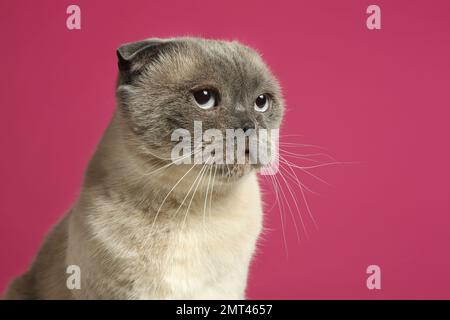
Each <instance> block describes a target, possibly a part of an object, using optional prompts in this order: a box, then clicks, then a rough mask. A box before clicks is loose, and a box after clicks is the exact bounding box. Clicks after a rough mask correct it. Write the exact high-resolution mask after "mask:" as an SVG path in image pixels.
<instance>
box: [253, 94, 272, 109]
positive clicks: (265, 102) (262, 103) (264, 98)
mask: <svg viewBox="0 0 450 320" xmlns="http://www.w3.org/2000/svg"><path fill="white" fill-rule="evenodd" d="M269 106H270V97H269V96H268V95H267V94H261V95H259V96H258V97H257V98H256V100H255V105H254V107H255V110H256V111H258V112H264V111H267V109H269Z"/></svg>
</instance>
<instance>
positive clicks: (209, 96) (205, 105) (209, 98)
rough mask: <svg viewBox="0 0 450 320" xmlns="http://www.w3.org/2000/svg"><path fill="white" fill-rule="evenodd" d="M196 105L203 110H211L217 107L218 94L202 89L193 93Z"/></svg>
mask: <svg viewBox="0 0 450 320" xmlns="http://www.w3.org/2000/svg"><path fill="white" fill-rule="evenodd" d="M192 94H193V96H194V99H195V103H196V104H197V105H198V106H199V107H200V108H202V109H211V108H212V107H214V106H216V105H217V93H216V92H215V91H214V90H211V89H201V90H197V91H194V92H193V93H192Z"/></svg>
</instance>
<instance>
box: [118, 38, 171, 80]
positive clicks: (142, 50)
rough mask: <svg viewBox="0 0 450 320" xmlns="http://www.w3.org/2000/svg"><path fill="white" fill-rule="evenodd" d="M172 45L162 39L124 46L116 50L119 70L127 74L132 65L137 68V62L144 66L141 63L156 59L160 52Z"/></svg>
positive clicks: (169, 41)
mask: <svg viewBox="0 0 450 320" xmlns="http://www.w3.org/2000/svg"><path fill="white" fill-rule="evenodd" d="M172 44H173V41H171V40H162V39H147V40H142V41H138V42H131V43H127V44H124V45H122V46H121V47H119V48H118V49H117V58H118V63H119V70H120V71H121V72H123V73H127V72H128V71H130V70H131V68H132V66H133V65H136V66H139V62H141V65H144V63H143V61H147V62H148V61H150V60H151V59H152V58H156V56H157V55H158V54H159V53H160V52H162V51H163V50H165V49H166V48H168V47H169V46H171V45H172Z"/></svg>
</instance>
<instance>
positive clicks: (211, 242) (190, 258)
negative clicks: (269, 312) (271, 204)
mask: <svg viewBox="0 0 450 320" xmlns="http://www.w3.org/2000/svg"><path fill="white" fill-rule="evenodd" d="M247 210H250V208H247ZM251 210H252V211H245V212H237V211H235V212H232V213H229V214H228V215H216V216H207V215H205V216H204V215H196V216H195V217H191V218H190V219H188V220H187V221H186V222H185V223H184V224H183V225H182V226H178V227H177V228H178V229H177V230H176V232H173V233H171V235H170V236H169V237H168V242H167V247H166V250H165V253H164V254H163V255H162V257H161V260H160V262H161V264H160V266H161V269H160V270H161V273H160V275H159V280H158V281H159V282H160V283H159V289H160V290H159V291H157V292H144V298H146V297H145V295H154V294H155V293H156V294H157V295H160V297H159V298H165V297H167V298H169V297H170V298H178V299H213V298H214V299H217V298H223V299H241V298H243V295H244V290H245V286H246V280H247V273H248V267H249V263H250V260H251V257H252V255H253V252H254V248H255V243H256V241H257V238H258V235H259V233H260V231H261V225H262V212H261V210H260V209H259V207H257V206H255V207H254V208H252V209H251Z"/></svg>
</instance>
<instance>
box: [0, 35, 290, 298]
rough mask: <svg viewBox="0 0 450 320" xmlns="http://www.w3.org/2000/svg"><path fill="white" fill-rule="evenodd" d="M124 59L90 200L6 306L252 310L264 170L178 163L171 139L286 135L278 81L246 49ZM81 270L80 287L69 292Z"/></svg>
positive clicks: (149, 46)
mask: <svg viewBox="0 0 450 320" xmlns="http://www.w3.org/2000/svg"><path fill="white" fill-rule="evenodd" d="M117 56H118V67H119V75H118V80H117V88H116V96H117V108H116V111H115V112H114V115H113V117H112V120H111V123H110V125H109V126H108V128H107V129H106V131H105V133H104V135H103V137H102V139H101V142H100V143H99V145H98V147H97V150H96V152H95V154H94V156H93V158H92V159H91V161H90V163H89V166H88V168H87V170H86V173H85V178H84V182H83V186H82V189H81V192H80V195H79V198H78V200H77V202H76V203H75V204H74V206H73V207H72V209H71V210H70V211H69V212H68V213H67V214H66V215H65V216H64V217H63V218H62V220H61V221H60V222H59V223H57V224H56V226H55V227H54V228H53V230H52V231H51V232H50V233H49V235H48V236H47V238H46V240H45V242H44V244H43V245H42V247H41V249H40V251H39V253H38V255H37V257H36V258H35V260H34V262H33V263H32V265H31V267H30V269H29V270H28V271H27V272H26V273H25V274H23V275H22V276H20V277H18V278H17V279H15V280H14V281H13V282H12V283H11V285H10V286H9V288H8V290H7V293H6V298H7V299H245V291H246V285H247V276H248V270H249V264H250V262H251V259H252V256H253V254H254V251H255V247H256V243H257V240H258V237H259V235H260V233H261V231H262V228H263V210H262V201H261V200H262V199H261V192H260V187H259V184H258V179H257V175H256V173H257V171H258V170H259V169H260V166H258V165H257V164H256V165H255V164H249V163H244V164H237V163H236V164H231V165H228V164H209V165H200V164H194V165H187V164H174V163H173V161H172V162H171V161H170V159H171V150H172V149H173V147H174V145H175V143H176V142H174V141H172V140H171V138H170V137H171V133H172V132H173V131H174V130H176V129H177V128H188V130H192V125H193V123H194V121H201V122H202V125H203V128H204V129H208V128H217V129H219V130H225V129H226V128H242V129H243V130H248V129H249V128H253V129H255V128H269V129H270V128H279V126H280V125H281V121H282V118H283V114H284V101H283V97H282V93H281V88H280V85H279V83H278V81H277V79H276V78H275V76H274V75H273V74H272V73H271V71H270V70H269V68H268V67H267V65H266V64H265V63H264V62H263V60H262V58H261V56H260V55H259V54H258V53H257V52H256V51H255V50H253V49H251V48H249V47H247V46H245V45H243V44H241V43H239V42H237V41H223V40H209V39H201V38H193V37H181V38H170V39H146V40H143V41H138V42H134V43H128V44H125V45H123V46H121V47H120V48H119V49H118V50H117ZM193 186H195V192H194V189H193ZM73 265H74V266H78V267H79V268H80V269H79V270H80V287H79V288H75V289H69V288H68V286H67V277H68V276H69V275H68V274H67V273H66V271H67V267H68V266H73Z"/></svg>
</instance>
